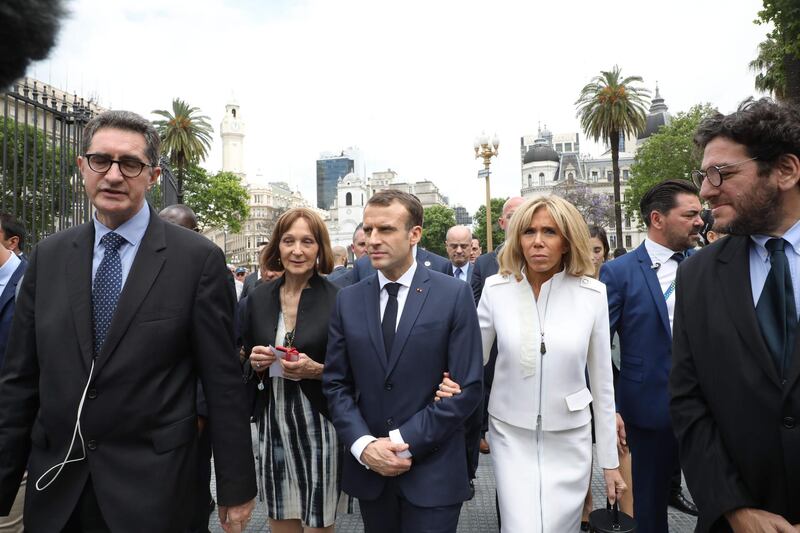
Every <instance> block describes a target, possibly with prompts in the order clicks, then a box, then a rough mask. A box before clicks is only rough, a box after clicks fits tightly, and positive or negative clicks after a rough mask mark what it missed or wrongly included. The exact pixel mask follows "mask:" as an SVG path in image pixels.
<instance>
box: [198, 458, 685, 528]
mask: <svg viewBox="0 0 800 533" xmlns="http://www.w3.org/2000/svg"><path fill="white" fill-rule="evenodd" d="M211 483H212V492H214V490H215V487H214V479H213V476H212V480H211ZM592 493H593V495H594V501H595V507H598V506H599V505H598V502H604V501H605V497H604V496H603V494H604V488H603V477H602V474H601V472H600V469H599V468H598V467H596V466H595V469H594V473H593V474H592ZM494 494H495V482H494V473H493V471H492V456H491V454H490V455H481V462H480V466H479V467H478V477H477V479H476V480H475V498H473V499H472V500H471V501H468V502H466V503H465V504H464V507H462V509H461V518H460V520H459V522H458V531H459V533H495V532H497V531H498V528H497V513H496V511H495V502H494ZM695 523H696V519H695V518H694V517H691V516H689V515H685V514H683V513H680V512H678V511H676V510H674V509H672V508H670V511H669V530H670V533H691V532H692V531H694V528H695ZM209 529H210V530H211V531H212V532H214V533H217V532H221V531H222V528H221V527H220V525H219V520H218V519H217V515H216V511H215V512H214V514H213V515H212V516H211V521H210V522H209ZM247 531H253V532H265V531H269V527H268V526H267V512H266V507H265V504H264V502H261V501H257V503H256V509H255V511H254V513H253V519H252V521H251V522H250V526H249V527H248V529H247ZM336 531H337V533H361V532H363V531H364V528H363V526H362V524H361V515H360V514H359V513H358V508H356V512H355V513H353V514H349V515H342V516H340V517H339V519H338V520H337V521H336ZM548 533H562V532H548ZM567 533H570V532H567ZM575 533H578V532H575Z"/></svg>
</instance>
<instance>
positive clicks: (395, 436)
mask: <svg viewBox="0 0 800 533" xmlns="http://www.w3.org/2000/svg"><path fill="white" fill-rule="evenodd" d="M389 440H390V441H392V442H394V443H395V444H405V443H406V441H404V440H403V436H402V435H401V434H400V430H399V429H393V430H391V431H390V432H389ZM395 455H396V456H397V457H399V458H400V459H410V458H411V452H410V451H408V450H403V451H402V452H395Z"/></svg>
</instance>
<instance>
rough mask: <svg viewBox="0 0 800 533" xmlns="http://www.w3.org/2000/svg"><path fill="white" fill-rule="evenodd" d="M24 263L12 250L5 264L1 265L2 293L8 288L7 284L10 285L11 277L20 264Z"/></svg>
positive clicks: (0, 288)
mask: <svg viewBox="0 0 800 533" xmlns="http://www.w3.org/2000/svg"><path fill="white" fill-rule="evenodd" d="M20 263H22V261H21V260H20V258H19V257H17V254H15V253H14V252H11V254H10V255H9V257H8V259H7V260H6V262H5V263H3V266H0V294H3V291H4V290H6V285H8V281H9V280H10V279H11V276H13V275H14V272H16V271H17V267H19V264H20Z"/></svg>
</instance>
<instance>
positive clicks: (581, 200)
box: [553, 183, 614, 228]
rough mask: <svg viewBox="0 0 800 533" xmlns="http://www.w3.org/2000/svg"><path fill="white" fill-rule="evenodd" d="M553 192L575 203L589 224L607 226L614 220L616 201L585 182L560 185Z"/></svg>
mask: <svg viewBox="0 0 800 533" xmlns="http://www.w3.org/2000/svg"><path fill="white" fill-rule="evenodd" d="M553 194H557V195H558V196H560V197H562V198H563V199H564V200H566V201H568V202H569V203H571V204H572V205H574V206H575V207H576V208H577V209H578V212H579V213H580V214H581V215H582V216H583V219H584V220H585V221H586V224H587V225H589V226H600V227H601V228H607V227H610V226H611V224H612V223H613V222H614V201H613V200H612V199H611V198H609V196H608V195H606V194H599V193H596V192H592V189H591V187H589V186H587V185H584V184H583V183H575V184H568V183H564V184H561V185H558V186H556V187H554V188H553Z"/></svg>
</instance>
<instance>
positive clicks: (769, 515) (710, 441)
mask: <svg viewBox="0 0 800 533" xmlns="http://www.w3.org/2000/svg"><path fill="white" fill-rule="evenodd" d="M798 125H800V110H798V109H797V107H790V106H789V105H783V104H776V103H773V102H772V101H770V100H768V99H763V100H759V101H755V102H753V101H751V100H748V101H745V102H744V103H743V104H742V105H741V106H740V107H739V110H738V111H737V112H736V113H733V114H731V115H727V116H723V115H721V114H716V115H714V116H712V117H709V118H708V119H706V120H705V121H704V122H703V123H701V124H700V126H699V128H698V130H697V133H696V135H695V143H696V144H697V146H698V147H699V148H701V149H703V150H704V152H703V162H702V166H701V168H702V169H703V170H701V171H695V172H694V173H693V174H694V176H693V178H694V179H695V180H696V181H697V182H699V183H700V195H701V196H702V197H703V199H705V200H706V201H708V204H709V207H711V209H712V214H713V216H714V219H715V228H719V229H720V230H722V232H723V233H728V234H729V235H728V236H727V237H725V238H723V239H720V240H719V241H717V242H715V243H714V244H712V245H710V246H708V247H707V248H704V249H703V250H701V251H700V252H699V253H697V254H695V256H693V257H691V258H690V259H689V260H688V261H687V262H686V263H685V264H684V265H683V266H682V267H681V269H680V270H679V271H678V279H677V304H676V309H675V335H674V341H673V366H672V374H671V376H670V392H671V394H672V400H671V404H670V413H671V415H672V421H673V425H674V428H675V432H676V434H677V436H678V441H679V442H680V449H681V460H682V461H683V466H684V471H685V473H686V481H687V483H688V484H689V487H690V488H691V491H692V495H693V496H694V497H695V499H696V501H697V506H698V508H699V510H700V518H699V520H698V523H697V531H699V532H702V533H705V532H715V533H716V532H725V531H735V532H740V531H748V532H749V531H778V532H782V533H789V532H796V531H800V379H798V378H800V343H799V342H798V340H800V336H798V335H797V310H798V309H800V290H799V289H800V287H798V286H799V285H800V283H798V282H800V279H798V275H799V274H800V272H798V265H800V126H798ZM615 262H616V261H615ZM637 461H638V458H637V457H636V455H635V454H634V459H633V464H634V469H635V468H636V462H637ZM634 472H635V470H634ZM634 487H635V482H634ZM793 524H794V527H793V526H792V525H793Z"/></svg>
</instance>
